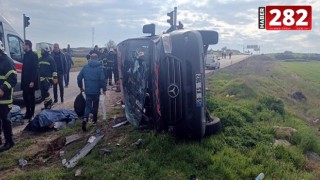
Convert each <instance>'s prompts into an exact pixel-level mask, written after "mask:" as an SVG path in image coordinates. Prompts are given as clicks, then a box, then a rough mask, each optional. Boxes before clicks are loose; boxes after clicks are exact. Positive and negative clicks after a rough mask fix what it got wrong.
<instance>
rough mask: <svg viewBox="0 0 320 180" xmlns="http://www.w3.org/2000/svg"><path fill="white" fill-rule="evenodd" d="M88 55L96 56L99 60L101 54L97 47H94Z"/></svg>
mask: <svg viewBox="0 0 320 180" xmlns="http://www.w3.org/2000/svg"><path fill="white" fill-rule="evenodd" d="M89 54H90V55H92V54H96V55H97V56H98V58H100V55H101V52H100V51H99V47H98V45H95V46H94V48H93V49H92V50H91V51H90V52H89Z"/></svg>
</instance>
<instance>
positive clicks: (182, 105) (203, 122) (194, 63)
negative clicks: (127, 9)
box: [117, 8, 221, 139]
mask: <svg viewBox="0 0 320 180" xmlns="http://www.w3.org/2000/svg"><path fill="white" fill-rule="evenodd" d="M176 14H177V13H176V8H175V10H174V11H172V12H170V13H168V16H170V17H171V19H170V20H172V19H174V21H173V23H172V22H171V28H170V29H169V30H168V31H167V32H166V33H164V34H161V35H155V25H154V24H149V25H145V26H144V27H143V32H144V33H150V34H151V35H150V36H147V37H141V38H132V39H127V40H125V41H122V42H121V43H119V44H118V46H117V49H118V66H119V75H120V80H121V92H122V96H123V97H122V99H123V101H124V104H125V114H126V117H127V120H128V121H129V122H130V123H131V124H132V125H134V126H140V125H142V124H151V125H153V126H154V127H156V128H157V129H158V130H171V129H172V130H173V131H174V132H175V133H176V134H177V135H178V136H181V137H192V138H196V139H201V138H202V137H203V136H204V135H210V134H213V133H216V132H218V131H220V129H221V122H220V119H219V118H211V117H210V115H209V113H208V112H207V108H206V104H205V96H206V92H205V89H206V88H205V64H204V57H205V55H206V53H207V49H208V46H209V45H214V44H217V43H218V33H217V32H216V31H209V30H186V29H183V25H182V23H181V22H179V25H178V26H177V25H176ZM168 22H169V21H168Z"/></svg>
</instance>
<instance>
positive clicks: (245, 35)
mask: <svg viewBox="0 0 320 180" xmlns="http://www.w3.org/2000/svg"><path fill="white" fill-rule="evenodd" d="M270 4H279V2H278V1H276V0H268V1H267V0H263V1H254V0H242V1H236V0H215V1H214V0H198V1H194V0H164V1H160V0H155V1H147V0H136V1H130V0H123V1H117V0H108V1H103V0H90V1H85V0H55V1H47V0H28V1H19V0H0V12H1V14H2V15H3V16H5V17H6V18H7V19H8V20H9V21H10V22H11V24H12V25H13V27H14V28H15V29H16V30H17V31H18V32H19V33H20V34H22V14H23V13H25V14H26V15H27V16H29V17H30V18H31V20H30V22H31V24H30V27H28V28H27V38H28V39H31V40H32V41H34V42H40V41H46V42H58V43H60V44H61V46H62V47H65V46H66V44H68V43H70V44H71V45H72V46H73V47H78V46H85V47H90V46H91V38H92V28H93V27H94V29H95V36H94V42H95V44H98V45H100V46H103V45H104V44H105V43H106V42H107V41H108V40H110V39H111V40H114V41H116V42H120V41H122V40H124V39H127V38H131V37H137V36H143V34H142V26H143V24H145V23H155V24H156V25H157V33H161V32H163V31H165V30H166V29H168V28H169V25H168V24H167V22H166V20H167V18H168V17H167V16H166V13H167V12H169V11H171V10H173V7H174V6H177V7H178V20H181V21H182V22H183V24H184V25H185V27H186V28H190V29H212V30H216V31H218V32H219V33H220V42H219V44H218V45H216V46H213V47H212V48H213V49H217V48H221V47H223V46H227V47H230V48H235V49H239V50H242V48H243V46H244V45H247V44H259V45H261V48H262V50H263V51H264V52H281V51H284V50H292V51H295V52H319V50H318V47H320V43H319V42H318V41H317V40H316V39H319V37H320V32H319V31H318V29H319V28H320V24H319V23H318V22H317V21H318V20H319V14H320V2H318V1H316V0H309V1H305V0H294V1H291V0H285V1H281V4H284V5H285V4H287V5H292V4H302V5H308V4H309V5H312V7H313V18H314V21H313V30H312V31H266V30H259V29H258V27H257V13H258V12H257V10H258V7H259V6H266V5H270ZM315 19H316V20H317V21H315Z"/></svg>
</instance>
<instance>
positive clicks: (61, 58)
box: [51, 43, 67, 103]
mask: <svg viewBox="0 0 320 180" xmlns="http://www.w3.org/2000/svg"><path fill="white" fill-rule="evenodd" d="M51 56H52V58H53V59H54V61H55V63H56V66H57V72H58V84H54V85H53V98H54V103H57V102H58V85H59V91H60V100H61V103H63V95H64V87H63V77H64V75H65V73H66V70H67V61H66V56H65V55H64V54H63V53H62V52H61V51H60V47H59V44H58V43H54V44H53V52H52V54H51Z"/></svg>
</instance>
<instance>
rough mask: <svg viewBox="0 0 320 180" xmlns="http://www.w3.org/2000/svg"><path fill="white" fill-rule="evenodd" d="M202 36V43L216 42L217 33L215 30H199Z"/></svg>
mask: <svg viewBox="0 0 320 180" xmlns="http://www.w3.org/2000/svg"><path fill="white" fill-rule="evenodd" d="M199 32H200V34H201V36H202V41H203V45H210V44H217V43H218V39H219V35H218V32H216V31H209V30H200V31H199Z"/></svg>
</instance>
